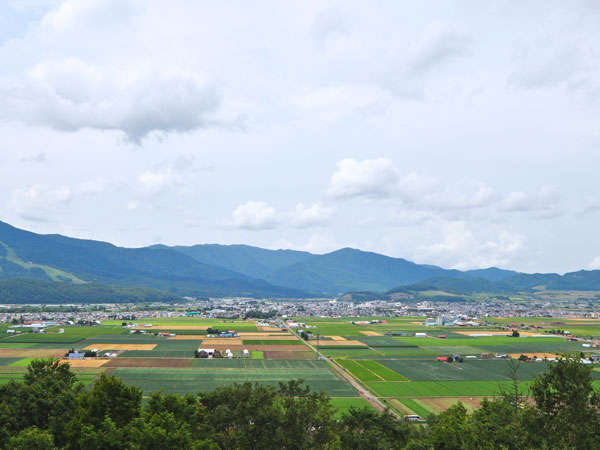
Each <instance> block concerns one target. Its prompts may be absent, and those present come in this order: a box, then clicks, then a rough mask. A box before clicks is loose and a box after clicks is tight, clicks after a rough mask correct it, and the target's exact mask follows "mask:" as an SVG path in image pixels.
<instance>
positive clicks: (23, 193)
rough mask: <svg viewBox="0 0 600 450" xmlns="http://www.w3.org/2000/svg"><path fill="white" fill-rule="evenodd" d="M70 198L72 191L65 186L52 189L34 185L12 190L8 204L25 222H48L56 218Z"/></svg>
mask: <svg viewBox="0 0 600 450" xmlns="http://www.w3.org/2000/svg"><path fill="white" fill-rule="evenodd" d="M72 197H73V194H72V191H71V189H70V188H68V187H67V186H61V187H55V188H52V187H47V186H43V185H39V184H35V185H31V186H28V187H24V188H18V189H15V190H13V192H12V195H11V200H10V204H11V207H12V209H13V210H14V211H15V212H16V213H17V214H18V215H19V216H20V217H21V218H23V219H25V220H28V221H32V222H48V221H51V220H54V219H55V218H56V215H57V214H58V213H60V210H61V208H63V207H64V206H66V205H67V204H68V203H69V202H70V201H71V200H72Z"/></svg>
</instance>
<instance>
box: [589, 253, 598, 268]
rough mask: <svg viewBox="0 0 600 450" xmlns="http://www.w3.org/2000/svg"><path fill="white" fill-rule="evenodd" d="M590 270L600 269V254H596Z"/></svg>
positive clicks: (590, 264)
mask: <svg viewBox="0 0 600 450" xmlns="http://www.w3.org/2000/svg"><path fill="white" fill-rule="evenodd" d="M588 269H590V270H600V256H596V257H595V258H594V259H592V261H591V262H590V263H589V265H588Z"/></svg>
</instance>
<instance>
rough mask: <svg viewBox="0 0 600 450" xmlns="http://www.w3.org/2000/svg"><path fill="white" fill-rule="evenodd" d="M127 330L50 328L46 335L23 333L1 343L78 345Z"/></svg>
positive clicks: (74, 327) (3, 339)
mask: <svg viewBox="0 0 600 450" xmlns="http://www.w3.org/2000/svg"><path fill="white" fill-rule="evenodd" d="M59 328H62V329H64V330H65V331H64V333H58V329H59ZM126 332H127V330H124V329H122V328H121V327H107V326H103V325H96V326H93V327H76V326H72V327H67V326H65V327H52V328H48V329H47V332H46V333H43V334H42V333H21V334H17V335H15V336H7V337H4V338H2V340H1V341H0V342H2V343H15V342H20V343H36V342H46V343H58V344H62V343H66V344H69V343H76V342H79V341H81V340H83V339H86V338H90V337H92V336H96V335H105V334H123V333H126Z"/></svg>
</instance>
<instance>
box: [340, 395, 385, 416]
mask: <svg viewBox="0 0 600 450" xmlns="http://www.w3.org/2000/svg"><path fill="white" fill-rule="evenodd" d="M331 404H332V405H333V407H334V408H335V409H336V410H337V411H336V413H335V417H336V418H340V417H341V416H342V415H343V414H344V413H345V412H346V411H348V410H349V409H350V408H357V409H361V408H367V409H372V410H375V408H374V407H373V405H371V404H370V403H369V402H368V401H366V400H365V399H364V398H360V397H359V398H356V397H355V398H332V399H331Z"/></svg>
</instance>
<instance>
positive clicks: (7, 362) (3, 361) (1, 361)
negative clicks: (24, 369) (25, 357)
mask: <svg viewBox="0 0 600 450" xmlns="http://www.w3.org/2000/svg"><path fill="white" fill-rule="evenodd" d="M20 360H21V358H0V366H12V365H13V363H16V362H17V361H20Z"/></svg>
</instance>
